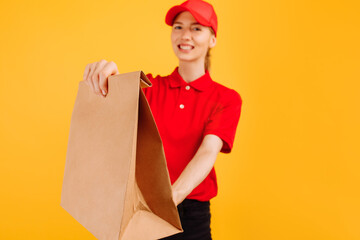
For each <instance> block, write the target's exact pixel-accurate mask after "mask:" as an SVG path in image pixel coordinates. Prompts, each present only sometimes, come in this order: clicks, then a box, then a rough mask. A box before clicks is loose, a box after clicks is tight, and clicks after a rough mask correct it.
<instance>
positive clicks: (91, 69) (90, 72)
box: [87, 62, 97, 92]
mask: <svg viewBox="0 0 360 240" xmlns="http://www.w3.org/2000/svg"><path fill="white" fill-rule="evenodd" d="M96 64H97V62H94V63H90V70H89V74H88V76H87V82H88V83H89V84H90V87H91V90H92V91H93V92H95V86H94V83H93V80H92V79H93V78H92V76H93V73H94V71H95V67H96Z"/></svg>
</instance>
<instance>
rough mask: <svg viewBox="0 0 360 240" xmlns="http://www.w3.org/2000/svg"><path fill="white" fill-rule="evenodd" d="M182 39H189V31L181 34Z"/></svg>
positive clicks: (185, 30) (186, 30)
mask: <svg viewBox="0 0 360 240" xmlns="http://www.w3.org/2000/svg"><path fill="white" fill-rule="evenodd" d="M181 38H182V39H191V31H190V29H184V31H183V32H182V36H181Z"/></svg>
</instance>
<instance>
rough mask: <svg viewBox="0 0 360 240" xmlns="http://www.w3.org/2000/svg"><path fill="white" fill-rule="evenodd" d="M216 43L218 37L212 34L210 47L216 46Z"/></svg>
mask: <svg viewBox="0 0 360 240" xmlns="http://www.w3.org/2000/svg"><path fill="white" fill-rule="evenodd" d="M215 45H216V37H215V35H214V34H211V36H210V43H209V48H213V47H215Z"/></svg>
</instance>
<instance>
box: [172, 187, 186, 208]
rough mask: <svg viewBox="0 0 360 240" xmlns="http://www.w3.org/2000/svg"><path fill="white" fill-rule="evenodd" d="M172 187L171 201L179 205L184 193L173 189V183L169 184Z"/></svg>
mask: <svg viewBox="0 0 360 240" xmlns="http://www.w3.org/2000/svg"><path fill="white" fill-rule="evenodd" d="M171 187H172V197H173V201H174V203H175V206H177V205H179V204H180V203H181V202H182V201H184V199H185V195H184V194H179V192H178V191H176V189H174V185H173V186H171Z"/></svg>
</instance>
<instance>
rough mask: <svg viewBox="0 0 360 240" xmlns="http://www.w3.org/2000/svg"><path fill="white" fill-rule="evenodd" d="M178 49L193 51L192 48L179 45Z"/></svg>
mask: <svg viewBox="0 0 360 240" xmlns="http://www.w3.org/2000/svg"><path fill="white" fill-rule="evenodd" d="M178 48H179V49H181V50H192V49H194V46H191V45H182V44H179V45H178Z"/></svg>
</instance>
